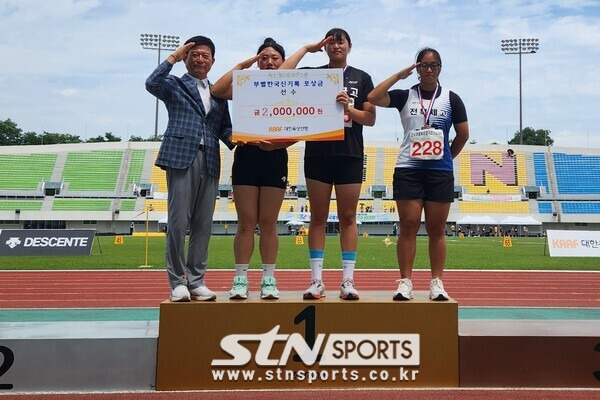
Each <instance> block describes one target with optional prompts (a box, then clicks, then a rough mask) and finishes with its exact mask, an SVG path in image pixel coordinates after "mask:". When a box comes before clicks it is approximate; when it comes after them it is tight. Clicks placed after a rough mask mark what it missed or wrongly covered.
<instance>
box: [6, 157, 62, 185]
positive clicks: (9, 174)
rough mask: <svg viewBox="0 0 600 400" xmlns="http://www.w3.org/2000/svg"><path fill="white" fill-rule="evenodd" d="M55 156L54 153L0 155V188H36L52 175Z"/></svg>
mask: <svg viewBox="0 0 600 400" xmlns="http://www.w3.org/2000/svg"><path fill="white" fill-rule="evenodd" d="M56 157H57V154H56V153H44V154H2V155H0V171H2V173H1V174H0V190H36V189H37V188H38V184H39V183H40V182H42V181H43V180H49V179H50V177H51V176H52V171H53V170H54V165H55V164H56Z"/></svg>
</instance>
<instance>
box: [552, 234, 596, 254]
mask: <svg viewBox="0 0 600 400" xmlns="http://www.w3.org/2000/svg"><path fill="white" fill-rule="evenodd" d="M546 234H547V235H548V249H549V250H550V257H600V232H599V231H550V230H549V231H546Z"/></svg>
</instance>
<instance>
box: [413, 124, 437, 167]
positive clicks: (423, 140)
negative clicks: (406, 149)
mask: <svg viewBox="0 0 600 400" xmlns="http://www.w3.org/2000/svg"><path fill="white" fill-rule="evenodd" d="M409 142H410V153H409V155H410V158H411V159H413V160H441V159H442V157H443V156H444V132H443V131H442V130H441V129H434V128H428V129H417V130H414V131H411V132H410V133H409Z"/></svg>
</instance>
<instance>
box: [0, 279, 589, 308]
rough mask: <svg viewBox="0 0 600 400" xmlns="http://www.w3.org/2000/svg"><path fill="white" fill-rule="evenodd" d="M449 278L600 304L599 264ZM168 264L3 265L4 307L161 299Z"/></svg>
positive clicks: (302, 285) (517, 299)
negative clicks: (91, 267) (591, 268)
mask: <svg viewBox="0 0 600 400" xmlns="http://www.w3.org/2000/svg"><path fill="white" fill-rule="evenodd" d="M260 277H261V272H260V271H257V270H252V271H249V275H248V278H249V281H250V291H251V295H252V293H254V294H257V293H258V291H259V284H260ZM276 277H277V282H278V284H277V286H278V288H279V290H286V291H288V290H289V291H297V292H298V298H299V299H300V296H301V292H302V291H303V290H304V289H306V287H307V286H308V284H309V282H310V272H309V271H308V270H302V271H289V270H280V271H276ZM398 278H399V273H398V272H397V271H388V270H375V271H373V270H371V271H364V270H363V271H356V273H355V281H356V287H357V289H358V290H359V291H360V290H383V291H387V292H389V293H390V296H391V294H392V292H393V291H394V290H395V289H396V282H395V280H396V279H398ZM232 279H233V271H222V270H215V271H210V270H209V271H208V273H207V275H206V283H207V285H208V287H209V288H211V289H212V290H214V291H228V290H229V289H230V287H231V282H232ZM429 279H430V277H429V271H424V270H418V271H415V272H414V275H413V283H414V286H415V290H428V289H429ZM323 281H324V283H325V286H326V287H327V290H328V292H331V294H330V295H333V294H334V293H336V294H337V288H338V285H339V282H340V281H341V271H339V270H326V271H324V272H323ZM444 286H445V288H446V290H447V291H448V293H449V294H450V296H452V298H454V299H455V300H457V301H458V303H459V305H460V306H498V307H600V273H599V272H562V271H561V272H540V271H527V272H525V271H523V272H521V271H518V272H515V271H454V270H448V271H445V272H444ZM168 295H169V286H168V284H167V276H166V272H165V271H157V270H137V271H131V270H124V271H119V270H111V271H4V272H0V308H114V307H158V306H159V304H160V303H161V302H162V301H164V300H165V299H167V298H168Z"/></svg>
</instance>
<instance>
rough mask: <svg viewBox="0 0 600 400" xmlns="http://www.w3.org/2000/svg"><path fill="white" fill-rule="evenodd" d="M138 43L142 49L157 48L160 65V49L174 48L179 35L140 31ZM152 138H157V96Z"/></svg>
mask: <svg viewBox="0 0 600 400" xmlns="http://www.w3.org/2000/svg"><path fill="white" fill-rule="evenodd" d="M140 45H141V46H142V47H143V48H144V49H148V50H158V65H160V51H161V50H176V49H177V48H178V47H179V36H173V35H161V34H154V33H142V34H141V35H140ZM154 140H158V98H157V99H156V111H155V113H154Z"/></svg>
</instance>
